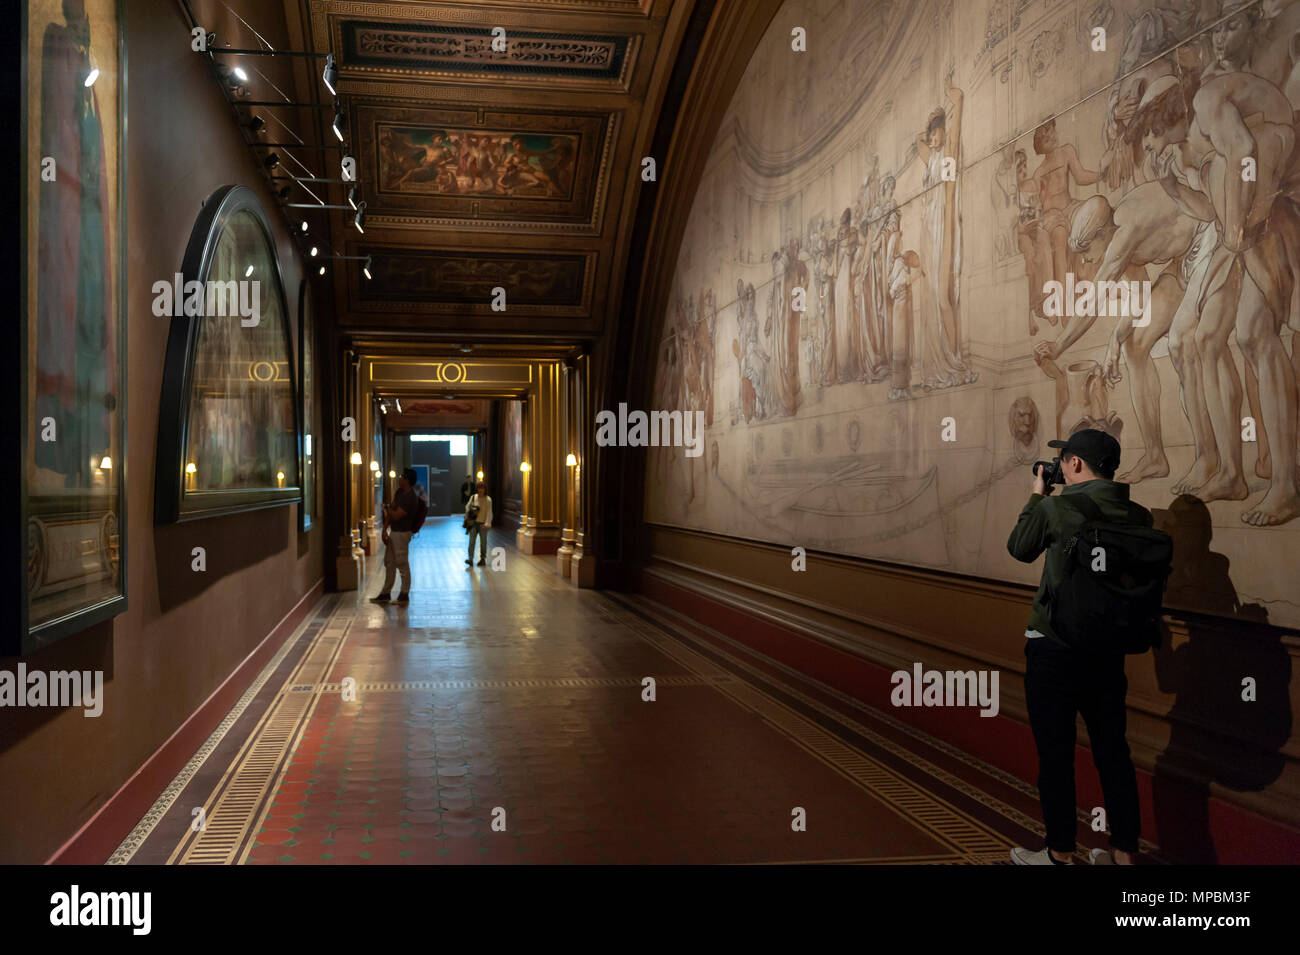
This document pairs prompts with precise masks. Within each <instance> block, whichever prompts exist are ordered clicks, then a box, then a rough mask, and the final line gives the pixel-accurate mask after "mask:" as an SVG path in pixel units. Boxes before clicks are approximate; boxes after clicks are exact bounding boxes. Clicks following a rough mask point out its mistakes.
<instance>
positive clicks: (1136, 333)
mask: <svg viewBox="0 0 1300 955" xmlns="http://www.w3.org/2000/svg"><path fill="white" fill-rule="evenodd" d="M796 27H802V28H803V29H804V30H805V31H806V35H807V50H806V52H797V51H795V50H794V49H792V30H794V29H795V28H796ZM1297 56H1300V3H1298V2H1290V0H1250V2H1241V0H1095V2H1094V0H1087V2H1081V3H1076V2H1073V0H1036V2H1034V3H1032V4H1030V3H1028V2H1024V0H963V2H953V0H917V2H914V3H908V4H898V3H884V2H881V3H870V4H868V3H862V4H843V3H839V2H836V0H807V2H801V3H787V4H786V6H785V7H783V8H782V10H781V11H780V13H778V15H777V17H776V18H775V20H774V21H773V23H772V25H771V27H770V28H769V30H768V33H767V35H766V36H765V37H764V39H763V41H762V43H761V44H760V46H759V48H758V50H757V52H756V53H755V56H754V58H753V59H752V60H751V62H750V64H749V66H748V69H747V71H746V74H745V76H744V78H743V79H742V81H741V83H740V86H739V87H738V90H737V93H736V95H735V97H734V99H733V101H732V103H731V105H730V107H729V110H728V113H727V115H726V116H725V117H724V120H723V122H722V125H721V128H720V132H719V134H718V137H717V139H716V141H715V142H714V144H713V146H712V150H711V154H710V157H709V160H708V163H707V167H706V171H705V174H704V177H703V179H702V181H701V184H700V187H699V191H698V194H697V196H696V198H695V202H694V205H693V207H692V211H691V216H690V220H689V222H688V225H687V228H686V232H685V235H684V238H683V242H682V246H681V248H680V250H679V252H678V258H677V266H676V270H675V277H674V290H673V296H672V300H671V302H670V305H669V307H668V314H667V315H665V316H664V319H663V324H662V328H661V333H660V336H659V339H658V355H657V360H658V368H657V371H656V376H655V386H654V397H653V401H654V404H653V407H654V408H660V409H672V408H684V409H690V410H699V411H703V412H704V416H705V431H706V437H705V443H706V453H705V454H704V455H702V456H700V457H697V458H692V457H687V456H685V455H684V454H683V453H682V449H680V448H655V449H651V456H650V462H649V469H650V474H649V475H648V481H647V497H646V518H647V520H650V521H655V522H659V523H663V524H669V525H678V526H689V527H696V528H700V529H704V530H709V531H715V532H719V533H725V534H731V535H735V536H739V537H745V538H751V539H757V540H764V541H770V542H774V543H781V544H783V545H788V546H795V545H801V546H804V547H806V548H810V549H817V550H825V551H832V552H836V553H841V554H847V555H854V556H861V557H869V558H877V559H882V560H887V561H894V562H900V563H905V564H911V565H917V566H922V567H928V568H936V569H942V570H947V571H953V572H959V573H968V574H977V575H980V576H985V577H992V578H1000V579H1006V580H1012V581H1024V582H1030V581H1033V580H1035V579H1036V575H1037V568H1036V567H1034V566H1027V565H1023V564H1019V563H1017V562H1016V561H1014V560H1013V559H1012V558H1011V557H1010V556H1009V555H1008V554H1007V553H1006V547H1005V544H1006V538H1007V535H1008V533H1009V531H1010V529H1011V527H1012V526H1013V524H1014V523H1015V520H1016V516H1017V514H1018V513H1019V510H1020V508H1021V506H1022V505H1023V504H1024V501H1025V499H1026V498H1027V496H1028V493H1029V485H1030V480H1031V475H1030V466H1031V464H1032V462H1033V461H1034V460H1035V459H1040V458H1045V457H1049V456H1050V455H1051V451H1050V450H1049V449H1048V447H1047V441H1048V440H1050V439H1051V438H1053V437H1056V436H1058V435H1059V436H1061V437H1064V436H1066V435H1068V434H1069V433H1071V432H1073V431H1075V430H1077V429H1079V428H1082V427H1097V428H1103V429H1105V430H1107V431H1109V432H1110V433H1112V434H1114V435H1115V436H1116V437H1117V438H1118V439H1119V441H1120V443H1121V446H1122V447H1123V451H1124V454H1123V462H1122V464H1121V468H1120V474H1119V475H1118V476H1117V477H1118V479H1119V480H1123V481H1127V482H1130V483H1131V484H1133V485H1134V487H1133V496H1134V498H1135V499H1136V500H1138V501H1139V502H1141V503H1142V504H1144V505H1145V506H1147V507H1148V508H1151V509H1152V510H1153V511H1154V512H1155V514H1156V518H1157V522H1158V525H1161V526H1165V527H1166V528H1167V529H1169V530H1170V532H1171V533H1172V534H1173V535H1174V537H1175V540H1176V541H1178V542H1179V546H1180V553H1178V554H1176V561H1178V563H1179V566H1178V567H1176V571H1175V577H1174V579H1173V580H1172V581H1171V585H1170V592H1169V600H1168V602H1169V604H1170V606H1173V607H1183V608H1185V609H1204V610H1212V611H1213V612H1217V613H1224V614H1228V615H1233V616H1241V617H1246V618H1250V619H1256V620H1268V621H1269V622H1272V623H1276V624H1280V625H1285V626H1296V625H1300V592H1297V590H1296V587H1295V583H1294V568H1295V566H1296V562H1297V559H1300V520H1297V517H1298V516H1300V488H1298V486H1297V464H1298V462H1297V385H1296V382H1297V377H1298V376H1300V349H1298V348H1297V347H1296V345H1297V342H1296V340H1295V332H1296V330H1297V329H1300V282H1298V281H1297V277H1298V276H1300V207H1298V206H1297V201H1298V200H1300V191H1297V186H1298V185H1300V176H1298V175H1297V173H1298V172H1300V144H1297V142H1296V130H1295V121H1294V119H1293V115H1294V114H1293V110H1295V109H1297V108H1300V70H1297ZM1103 282H1104V283H1112V284H1110V285H1102V284H1101V283H1103ZM1121 283H1122V289H1121ZM1106 289H1109V290H1110V291H1109V293H1105V292H1104V290H1106ZM1096 290H1103V294H1094V292H1095V291H1096ZM1117 290H1119V291H1117ZM1130 293H1131V294H1130ZM1193 551H1195V552H1193ZM1194 568H1202V571H1200V572H1192V569H1194Z"/></svg>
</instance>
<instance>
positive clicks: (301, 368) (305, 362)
mask: <svg viewBox="0 0 1300 955" xmlns="http://www.w3.org/2000/svg"><path fill="white" fill-rule="evenodd" d="M315 349H316V315H315V313H314V312H313V311H312V307H311V283H310V282H308V281H307V280H306V279H303V280H302V284H301V285H300V286H299V289H298V382H299V388H300V389H301V392H302V394H301V397H300V399H299V401H298V406H299V409H300V411H299V414H300V415H301V416H302V501H301V503H300V505H299V508H298V514H299V516H300V520H299V522H298V526H299V529H300V530H303V531H309V530H311V528H312V525H313V524H314V523H315V520H316V457H315V454H314V451H313V447H312V445H313V443H314V437H313V431H314V425H313V420H314V419H313V417H312V407H313V403H314V401H315V400H316V394H315V391H314V388H315V381H314V380H313V377H312V362H313V359H314V357H315V354H316V352H315Z"/></svg>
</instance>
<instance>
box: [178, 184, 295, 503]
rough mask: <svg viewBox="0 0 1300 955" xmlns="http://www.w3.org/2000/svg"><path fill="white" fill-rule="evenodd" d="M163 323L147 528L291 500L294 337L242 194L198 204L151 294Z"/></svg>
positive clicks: (260, 216) (264, 225)
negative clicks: (166, 274) (178, 259)
mask: <svg viewBox="0 0 1300 955" xmlns="http://www.w3.org/2000/svg"><path fill="white" fill-rule="evenodd" d="M153 291H154V296H155V297H154V311H155V312H156V313H160V314H170V315H171V316H172V319H171V327H170V329H169V331H168V335H167V356H166V360H165V361H166V364H165V366H164V368H163V386H162V405H161V410H160V412H159V421H158V454H157V464H156V470H155V475H154V521H155V523H158V524H166V523H172V522H175V521H187V520H197V519H201V518H206V517H213V516H216V515H220V514H231V513H235V512H237V511H247V510H256V509H258V508H264V507H278V506H281V505H286V504H289V503H291V502H293V501H298V500H300V499H301V497H302V485H301V477H300V469H301V449H302V446H303V443H302V424H301V420H300V414H299V412H300V404H299V401H300V398H301V395H300V394H299V392H298V389H297V386H296V382H295V379H296V374H295V365H296V364H297V362H296V361H295V355H294V351H293V332H292V329H291V328H290V325H289V316H288V309H287V307H286V305H285V296H284V283H283V281H282V280H281V277H280V263H279V259H278V258H277V257H276V254H275V243H274V239H273V237H272V234H271V228H270V225H269V224H268V222H267V218H266V213H265V212H264V211H263V209H262V204H261V202H260V201H259V200H258V198H257V196H256V195H255V194H254V193H253V192H252V191H251V190H249V189H247V188H245V187H243V186H223V187H222V188H220V189H218V190H217V191H216V192H214V193H213V194H212V195H211V196H209V197H208V199H207V200H206V201H205V202H204V204H203V211H202V212H200V213H199V218H198V221H197V222H196V223H195V225H194V231H193V232H192V233H191V234H190V242H189V245H188V246H187V248H186V250H185V260H184V262H183V264H182V266H181V273H180V275H178V276H177V277H176V278H175V279H174V281H173V282H171V283H168V282H165V281H160V282H158V283H156V284H155V285H154V288H153Z"/></svg>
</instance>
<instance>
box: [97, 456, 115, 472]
mask: <svg viewBox="0 0 1300 955" xmlns="http://www.w3.org/2000/svg"><path fill="white" fill-rule="evenodd" d="M99 469H100V470H101V471H111V470H113V459H112V458H110V457H109V456H108V455H107V454H106V455H104V457H103V459H102V460H101V461H100V462H99Z"/></svg>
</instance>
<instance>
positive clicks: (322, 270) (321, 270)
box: [320, 265, 325, 275]
mask: <svg viewBox="0 0 1300 955" xmlns="http://www.w3.org/2000/svg"><path fill="white" fill-rule="evenodd" d="M320 274H321V275H324V274H325V266H323V265H322V266H321V267H320Z"/></svg>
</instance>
